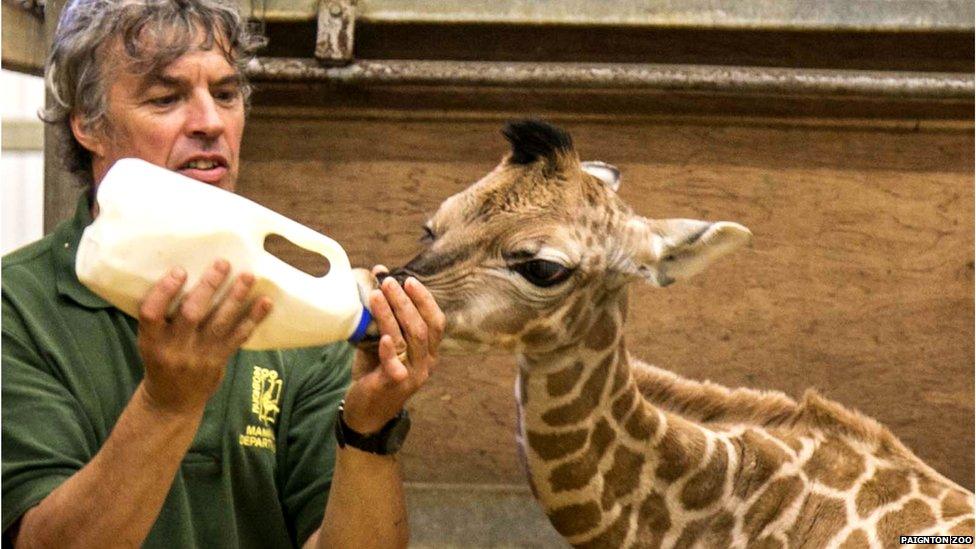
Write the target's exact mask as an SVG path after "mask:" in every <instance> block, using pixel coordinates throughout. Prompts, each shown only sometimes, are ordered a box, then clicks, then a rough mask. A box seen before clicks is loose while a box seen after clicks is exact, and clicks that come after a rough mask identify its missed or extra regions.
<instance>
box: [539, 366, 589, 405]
mask: <svg viewBox="0 0 976 549" xmlns="http://www.w3.org/2000/svg"><path fill="white" fill-rule="evenodd" d="M582 375H583V363H582V362H579V361H577V362H575V363H574V364H573V365H572V366H570V367H568V368H564V369H562V370H559V371H558V372H554V373H551V374H549V375H548V376H546V391H548V392H549V396H553V397H561V396H563V395H565V394H567V393H569V392H570V391H572V390H573V387H575V386H576V384H577V383H579V380H580V377H581V376H582Z"/></svg>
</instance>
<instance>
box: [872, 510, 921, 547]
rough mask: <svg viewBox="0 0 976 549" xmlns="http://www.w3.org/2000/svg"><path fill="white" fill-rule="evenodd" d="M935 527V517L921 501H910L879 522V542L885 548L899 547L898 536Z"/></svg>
mask: <svg viewBox="0 0 976 549" xmlns="http://www.w3.org/2000/svg"><path fill="white" fill-rule="evenodd" d="M934 525H935V516H934V515H933V514H932V510H931V509H929V506H928V505H927V504H926V503H925V502H924V501H922V500H920V499H910V500H908V502H907V503H905V505H903V506H902V507H901V509H898V510H897V511H892V512H890V513H888V514H887V515H885V516H883V517H881V519H880V520H879V521H878V525H877V532H878V541H880V542H881V544H882V545H884V546H885V547H898V546H899V545H900V544H899V543H898V536H907V535H911V534H914V533H915V532H919V531H921V530H924V529H926V528H929V527H931V526H934Z"/></svg>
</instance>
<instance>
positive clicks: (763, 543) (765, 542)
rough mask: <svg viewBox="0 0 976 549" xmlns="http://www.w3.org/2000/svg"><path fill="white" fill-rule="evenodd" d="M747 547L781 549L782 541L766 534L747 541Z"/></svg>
mask: <svg viewBox="0 0 976 549" xmlns="http://www.w3.org/2000/svg"><path fill="white" fill-rule="evenodd" d="M749 549H783V542H781V541H780V540H778V539H776V538H771V537H769V536H766V537H764V538H761V539H757V540H756V541H751V542H749Z"/></svg>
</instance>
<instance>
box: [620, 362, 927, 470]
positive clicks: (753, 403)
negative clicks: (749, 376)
mask: <svg viewBox="0 0 976 549" xmlns="http://www.w3.org/2000/svg"><path fill="white" fill-rule="evenodd" d="M634 366H635V367H634V376H635V379H636V381H637V386H638V388H639V390H640V392H641V394H642V395H644V397H645V398H647V399H648V400H650V401H651V402H652V403H654V404H656V405H658V406H661V407H662V408H665V409H667V410H669V411H671V412H674V413H676V414H678V415H680V416H682V417H684V418H686V419H690V420H692V421H698V422H702V423H712V424H715V423H745V424H750V425H756V426H760V427H785V428H792V429H797V430H800V431H819V432H823V433H825V434H831V435H836V436H840V437H843V438H848V439H852V440H856V441H860V442H866V443H870V444H875V445H877V446H878V447H879V449H880V450H881V451H882V452H883V453H885V454H888V455H889V456H891V457H895V458H900V459H902V460H905V461H907V462H910V463H911V464H913V465H914V466H916V467H922V468H924V469H925V470H926V471H928V472H929V473H930V474H931V475H932V476H935V477H937V478H944V477H943V476H942V475H941V474H939V473H938V472H937V471H935V470H934V469H932V468H931V467H929V466H928V465H927V464H925V462H923V461H922V460H921V459H919V458H918V457H917V456H916V455H915V454H914V453H913V452H912V451H911V450H909V449H908V448H907V447H906V446H905V445H904V444H903V443H902V442H901V441H900V440H898V438H897V437H896V436H895V435H894V434H893V433H892V432H891V431H890V430H888V428H887V427H885V426H884V425H882V424H880V423H878V422H877V421H875V420H874V419H872V418H870V417H868V416H866V415H864V414H862V413H861V412H858V411H856V410H852V409H850V408H847V407H845V406H844V405H842V404H840V403H838V402H834V401H832V400H829V399H827V398H825V397H823V396H822V395H821V394H820V393H818V392H817V391H816V390H814V389H807V390H806V391H805V392H804V394H803V397H802V398H801V399H800V401H799V402H797V401H796V400H794V399H793V398H790V397H789V396H788V395H786V394H785V393H783V392H780V391H762V390H756V389H750V388H736V389H730V388H728V387H725V386H724V385H719V384H718V383H713V382H711V381H696V380H692V379H688V378H684V377H681V376H679V375H677V374H675V373H673V372H670V371H668V370H664V369H662V368H658V367H655V366H652V365H650V364H647V363H645V362H642V361H634Z"/></svg>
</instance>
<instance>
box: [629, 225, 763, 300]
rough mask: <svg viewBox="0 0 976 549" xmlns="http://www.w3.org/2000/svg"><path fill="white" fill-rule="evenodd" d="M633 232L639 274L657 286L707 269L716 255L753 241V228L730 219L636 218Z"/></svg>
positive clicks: (632, 226)
mask: <svg viewBox="0 0 976 549" xmlns="http://www.w3.org/2000/svg"><path fill="white" fill-rule="evenodd" d="M630 224H631V227H630V228H631V229H632V232H633V233H634V234H636V235H639V236H638V238H636V239H635V240H634V241H633V242H634V245H636V246H638V249H637V250H634V252H635V253H634V256H633V257H634V259H635V266H636V268H637V274H638V275H640V276H642V277H644V278H646V279H647V280H648V281H649V282H651V283H652V284H655V285H657V286H661V287H664V286H668V285H670V284H672V283H674V282H676V281H678V280H685V279H687V278H690V277H692V276H694V275H696V274H698V273H700V272H702V271H704V270H705V268H706V267H708V265H710V264H711V263H712V262H713V261H715V260H716V259H718V258H720V257H722V256H723V255H725V254H727V253H729V252H732V251H734V250H736V249H738V248H739V247H741V246H742V245H743V244H746V243H747V242H749V240H750V239H751V238H752V233H751V232H750V231H749V229H747V228H745V227H743V226H742V225H739V224H738V223H732V222H730V221H719V222H715V223H712V222H708V221H698V220H694V219H664V220H647V219H642V218H635V219H633V220H632V221H631V222H630Z"/></svg>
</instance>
